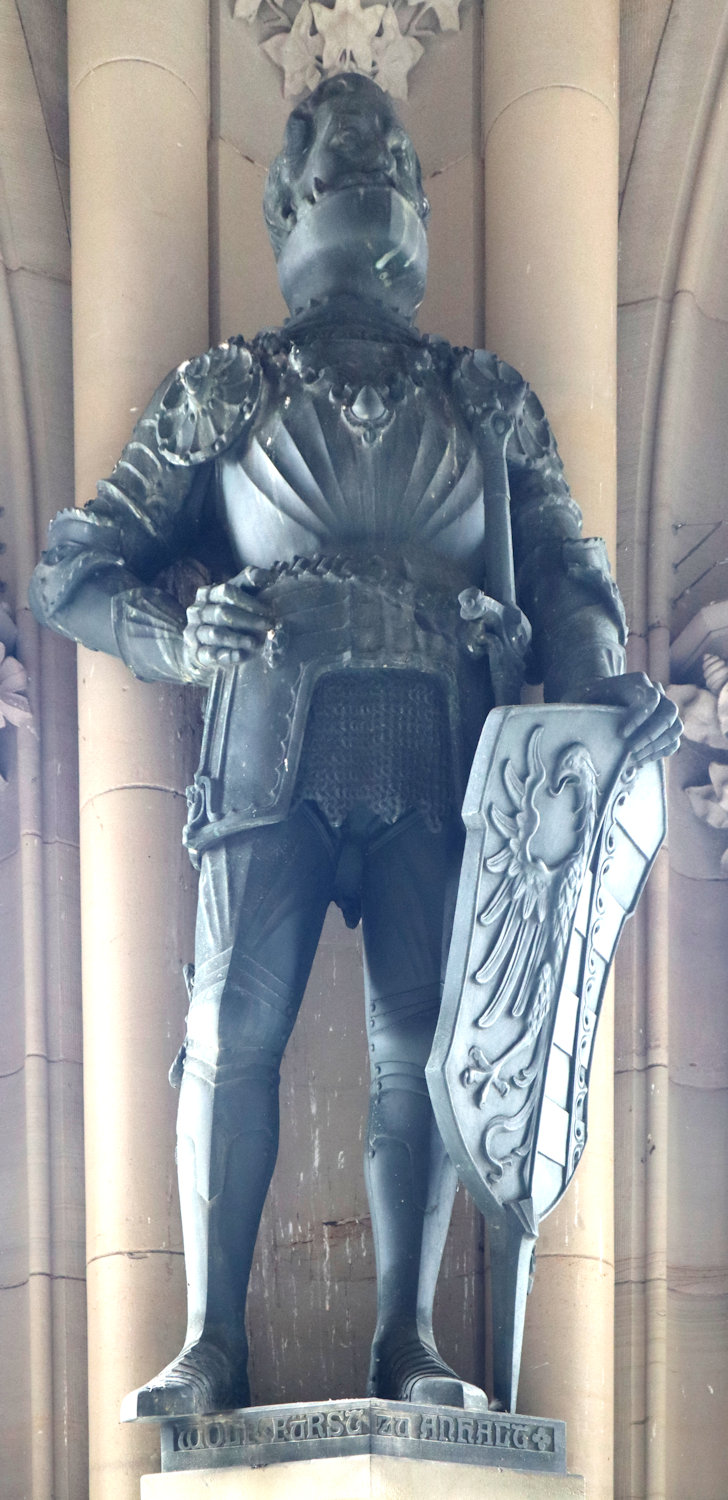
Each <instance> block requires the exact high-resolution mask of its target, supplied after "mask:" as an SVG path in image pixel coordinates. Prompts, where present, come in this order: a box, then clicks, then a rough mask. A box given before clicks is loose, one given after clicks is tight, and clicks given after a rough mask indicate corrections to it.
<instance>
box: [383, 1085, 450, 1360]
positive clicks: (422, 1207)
mask: <svg viewBox="0 0 728 1500" xmlns="http://www.w3.org/2000/svg"><path fill="white" fill-rule="evenodd" d="M365 1174H366V1179H367V1192H368V1194H369V1201H370V1205H371V1210H372V1221H373V1226H374V1236H375V1250H376V1257H377V1286H378V1303H377V1327H378V1330H380V1331H382V1330H383V1329H384V1328H388V1327H393V1326H395V1325H397V1326H404V1325H408V1326H410V1327H412V1328H413V1329H414V1328H417V1329H418V1331H419V1334H420V1336H421V1337H423V1338H426V1339H430V1340H431V1339H432V1305H433V1301H434V1296H435V1287H436V1284H437V1277H438V1272H439V1269H440V1262H441V1260H442V1252H443V1249H444V1246H445V1240H446V1238H447V1231H448V1226H449V1223H450V1214H451V1212H452V1203H453V1197H454V1194H455V1188H456V1185H457V1179H456V1176H455V1172H454V1170H453V1168H452V1166H451V1164H450V1161H449V1159H448V1157H447V1155H446V1152H445V1149H444V1146H443V1144H442V1140H441V1137H440V1134H439V1131H438V1130H437V1126H436V1125H435V1121H434V1117H433V1113H432V1105H431V1103H430V1099H429V1095H428V1092H427V1085H426V1082H425V1077H424V1071H423V1070H422V1068H419V1067H417V1066H416V1065H414V1064H411V1063H397V1062H390V1063H382V1064H379V1065H377V1073H376V1075H375V1079H374V1081H373V1084H372V1096H371V1104H370V1112H369V1130H368V1142H367V1154H366V1158H365Z"/></svg>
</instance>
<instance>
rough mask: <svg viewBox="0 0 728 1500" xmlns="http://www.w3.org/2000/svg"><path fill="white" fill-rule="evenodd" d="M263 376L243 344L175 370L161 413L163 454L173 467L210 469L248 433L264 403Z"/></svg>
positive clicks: (233, 342)
mask: <svg viewBox="0 0 728 1500" xmlns="http://www.w3.org/2000/svg"><path fill="white" fill-rule="evenodd" d="M261 387H262V373H261V368H260V362H259V360H258V357H257V355H256V354H255V353H254V352H253V351H252V350H251V349H250V348H249V347H248V345H247V344H246V343H245V342H244V340H243V339H238V338H235V339H230V340H229V341H228V342H226V343H224V344H218V345H217V347H216V348H214V349H209V350H208V352H207V354H200V355H198V356H197V358H196V359H188V360H185V361H184V363H183V364H181V365H180V366H179V368H178V369H177V370H175V372H174V375H173V376H172V377H171V379H170V381H169V384H168V386H167V388H166V390H165V392H164V394H163V396H162V398H161V400H160V404H159V410H158V413H157V419H156V422H157V438H158V444H159V452H160V453H161V454H163V455H164V457H165V458H166V459H167V460H168V462H169V463H171V464H180V465H183V466H185V467H187V466H189V465H192V464H203V463H208V462H209V461H210V460H211V459H214V458H218V457H219V455H220V454H221V453H224V452H226V450H227V449H228V448H231V447H232V445H233V443H236V442H237V441H238V440H239V439H240V438H241V437H242V435H243V433H244V432H245V429H246V427H247V426H248V425H249V423H250V421H251V418H252V417H253V415H254V413H255V411H256V409H257V407H258V403H259V401H260V395H261Z"/></svg>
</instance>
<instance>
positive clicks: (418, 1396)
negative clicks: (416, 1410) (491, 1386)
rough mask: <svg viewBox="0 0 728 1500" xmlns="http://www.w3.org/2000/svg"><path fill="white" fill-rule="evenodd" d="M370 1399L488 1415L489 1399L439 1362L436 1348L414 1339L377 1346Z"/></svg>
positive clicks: (370, 1376) (369, 1390) (442, 1362)
mask: <svg viewBox="0 0 728 1500" xmlns="http://www.w3.org/2000/svg"><path fill="white" fill-rule="evenodd" d="M367 1393H368V1395H370V1396H380V1397H382V1398H383V1399H385V1400H389V1401H411V1402H413V1403H414V1404H415V1405H420V1406H459V1407H463V1408H465V1409H466V1410H468V1411H487V1410H488V1397H487V1396H486V1394H485V1391H481V1390H480V1389H479V1387H478V1386H477V1385H470V1384H469V1382H468V1381H467V1380H461V1379H460V1377H459V1376H458V1375H456V1374H455V1371H454V1370H451V1368H450V1366H449V1365H447V1364H445V1361H444V1360H443V1359H441V1358H440V1355H439V1354H438V1352H437V1349H436V1348H435V1346H434V1344H430V1343H429V1342H427V1341H425V1340H424V1339H421V1338H419V1337H417V1335H415V1336H414V1337H410V1338H406V1339H400V1340H398V1341H396V1342H395V1341H394V1340H387V1341H385V1340H381V1341H378V1342H375V1343H374V1346H373V1348H372V1358H371V1364H370V1367H369V1384H368V1392H367Z"/></svg>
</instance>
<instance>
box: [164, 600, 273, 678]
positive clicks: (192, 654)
mask: <svg viewBox="0 0 728 1500" xmlns="http://www.w3.org/2000/svg"><path fill="white" fill-rule="evenodd" d="M273 624H274V622H273V620H272V618H271V616H270V614H269V613H268V611H267V609H266V608H265V605H263V604H262V603H261V601H260V599H259V598H258V597H257V595H256V594H255V593H254V592H252V591H251V590H248V589H243V588H240V587H239V585H238V584H234V583H217V584H214V585H213V586H212V587H211V588H204V589H198V590H197V596H196V598H195V602H194V604H191V605H190V607H189V609H188V611H187V625H186V627H185V632H184V651H185V655H186V657H187V660H188V662H189V664H190V666H191V668H192V672H193V674H194V675H195V676H198V675H203V676H204V675H206V674H207V673H209V672H210V670H214V669H215V668H216V667H236V666H238V665H239V663H240V662H244V661H248V659H249V658H250V657H251V656H254V655H255V653H256V652H257V651H260V650H261V648H262V646H263V645H264V644H265V640H266V637H267V636H268V635H269V634H270V632H271V630H272V629H273Z"/></svg>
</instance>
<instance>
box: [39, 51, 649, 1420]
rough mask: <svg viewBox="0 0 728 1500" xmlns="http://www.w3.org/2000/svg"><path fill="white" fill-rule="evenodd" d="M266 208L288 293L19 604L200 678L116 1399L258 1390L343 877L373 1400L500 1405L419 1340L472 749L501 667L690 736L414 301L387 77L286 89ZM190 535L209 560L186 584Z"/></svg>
mask: <svg viewBox="0 0 728 1500" xmlns="http://www.w3.org/2000/svg"><path fill="white" fill-rule="evenodd" d="M264 208H265V216H266V220H267V224H268V229H269V231H270V236H271V240H272V243H273V248H274V251H275V254H276V258H277V263H278V274H279V279H280V285H281V288H282V291H283V294H284V296H285V298H286V301H287V303H288V306H289V308H290V312H291V317H290V319H289V320H288V321H287V322H286V323H285V325H284V326H283V327H282V328H280V329H276V330H273V331H265V332H262V333H260V334H259V335H258V336H257V337H256V338H255V339H253V340H252V342H246V340H245V339H244V338H242V337H236V338H231V339H230V340H229V341H228V342H227V343H224V344H222V345H220V346H219V347H217V348H214V349H212V350H211V351H210V352H209V353H207V354H203V355H201V356H199V357H197V358H193V359H191V360H190V361H188V362H186V363H185V364H183V365H182V366H180V368H179V369H178V370H176V371H174V372H173V373H172V374H171V375H169V376H168V377H167V378H166V379H165V380H164V381H163V382H162V384H161V386H160V387H159V389H158V391H157V393H156V394H155V396H154V397H153V398H152V400H151V402H150V404H149V406H148V407H147V409H146V411H145V413H144V415H143V416H142V418H141V419H140V421H139V422H138V423H137V426H136V428H135V429H134V432H133V435H132V437H131V440H130V442H129V444H128V445H127V447H126V448H125V449H124V452H123V454H122V456H121V458H120V460H119V462H118V464H117V466H116V468H115V469H114V471H113V473H112V475H111V477H110V478H109V479H108V480H105V481H104V482H102V483H101V484H100V485H99V487H98V493H97V496H96V498H95V499H93V500H91V501H90V503H89V504H88V505H87V506H86V508H85V510H74V509H71V510H65V511H62V512H61V513H60V514H59V515H58V516H57V517H56V519H55V520H54V521H53V522H52V524H51V528H50V536H49V542H48V549H47V551H46V552H45V553H44V555H43V558H42V560H41V562H40V563H39V565H38V568H37V569H36V573H35V575H34V579H33V584H32V589H31V602H32V606H33V609H34V611H35V613H36V615H37V616H38V618H39V619H40V620H41V621H43V622H45V623H46V624H48V625H50V626H51V627H52V628H53V629H55V630H58V631H60V632H61V633H62V634H63V635H66V636H68V637H70V638H71V639H73V640H76V641H82V642H83V643H84V644H85V645H87V646H90V647H92V648H93V649H96V650H102V651H107V652H110V653H112V654H113V655H115V656H119V657H121V658H122V660H123V661H124V662H126V664H127V665H128V667H129V668H130V669H131V671H132V672H133V673H134V675H135V676H137V677H139V678H141V679H142V680H144V681H147V682H151V681H170V682H184V683H192V684H199V685H203V686H204V687H205V688H206V689H207V700H206V710H205V727H204V737H203V744H202V753H201V761H200V766H199V770H198V772H197V774H196V776H195V779H194V784H193V786H192V787H191V788H190V793H189V818H188V822H187V827H186V832H185V842H186V844H187V847H188V849H189V852H190V855H191V857H192V860H193V862H194V863H195V864H196V865H197V866H198V867H199V869H200V887H199V908H198V919H197V932H196V939H195V966H194V978H193V980H192V982H191V1004H190V1010H189V1017H188V1022H187V1034H186V1040H185V1046H184V1048H183V1052H182V1054H181V1057H180V1059H179V1072H180V1074H181V1091H180V1102H179V1116H178V1170H179V1187H180V1200H181V1208H182V1220H183V1231H184V1248H185V1260H186V1268H187V1280H188V1295H189V1322H188V1330H187V1337H186V1341H185V1346H184V1348H183V1350H182V1352H181V1354H180V1355H179V1357H178V1358H177V1359H175V1360H173V1362H172V1363H171V1364H170V1365H168V1366H167V1367H166V1369H165V1370H163V1371H162V1373H161V1374H160V1375H159V1376H157V1377H156V1379H153V1380H151V1381H150V1383H149V1384H148V1385H146V1386H144V1387H142V1388H141V1389H140V1390H139V1391H137V1392H134V1393H133V1395H132V1396H131V1397H129V1398H127V1401H126V1403H125V1409H124V1415H125V1416H126V1417H127V1418H133V1417H151V1416H175V1415H178V1414H182V1413H190V1412H213V1411H220V1410H224V1409H229V1408H232V1407H241V1406H245V1405H247V1404H249V1390H248V1382H247V1375H246V1357H247V1346H246V1335H245V1324H244V1312H245V1295H246V1288H247V1282H248V1276H249V1272H250V1266H251V1261H252V1256H253V1250H254V1245H255V1239H256V1235H257V1231H258V1225H259V1221H260V1215H261V1212H262V1208H263V1203H264V1200H265V1197H266V1192H267V1189H268V1185H269V1182H270V1178H271V1174H272V1171H273V1166H274V1162H275V1158H276V1151H277V1143H278V1102H277V1089H278V1077H279V1066H280V1062H281V1058H282V1055H283V1051H284V1048H285V1046H286V1043H287V1041H288V1037H289V1036H290V1033H291V1030H292V1028H293V1025H294V1022H295V1020H296V1015H297V1012H298V1009H299V1006H300V1003H301V999H302V996H303V992H304V988H305V985H306V981H307V977H308V973H309V970H310V967H311V963H312V960H313V957H314V953H315V949H316V946H317V942H318V938H319V934H320V932H321V927H322V923H323V920H324V916H325V913H326V910H327V907H328V905H329V903H330V902H332V901H334V902H336V903H337V904H338V905H339V906H340V908H341V910H342V912H343V914H344V917H345V919H346V921H347V923H348V924H349V925H350V926H355V925H356V924H357V922H358V921H359V919H360V917H361V920H362V923H363V934H364V949H365V981H366V1005H367V1025H368V1038H369V1046H370V1054H371V1069H372V1085H371V1107H370V1114H369V1126H368V1136H367V1148H366V1160H365V1170H366V1180H367V1189H368V1193H369V1199H370V1204H371V1213H372V1223H373V1231H374V1242H375V1251H376V1261H377V1284H378V1309H377V1314H378V1315H377V1325H376V1332H375V1335H374V1342H373V1348H372V1358H371V1368H370V1387H369V1389H370V1394H373V1395H379V1396H382V1397H387V1398H393V1399H399V1400H412V1401H421V1402H441V1403H444V1404H448V1405H460V1406H462V1405H463V1404H465V1405H473V1404H474V1405H478V1404H484V1403H485V1404H487V1403H486V1398H485V1396H484V1395H483V1394H482V1393H480V1392H478V1391H476V1390H475V1389H474V1388H473V1387H470V1386H468V1385H466V1384H465V1383H464V1382H463V1381H461V1380H460V1379H459V1378H458V1377H457V1375H456V1374H455V1373H454V1372H453V1371H452V1370H450V1369H449V1368H448V1366H447V1365H446V1364H445V1363H444V1362H443V1360H442V1359H441V1357H440V1355H439V1354H438V1352H437V1349H436V1346H435V1342H434V1337H433V1331H432V1305H433V1298H434V1293H435V1284H436V1280H437V1275H438V1270H439V1266H440V1260H441V1255H442V1251H443V1246H444V1242H445V1237H446V1234H447V1229H448V1224H449V1219H450V1212H451V1206H452V1201H453V1195H454V1191H455V1186H456V1174H455V1169H454V1167H453V1165H452V1164H451V1162H450V1160H449V1158H448V1155H447V1153H446V1151H445V1148H444V1145H443V1141H442V1138H441V1135H440V1132H439V1131H438V1128H437V1126H436V1124H435V1120H434V1116H433V1112H432V1105H431V1102H430V1097H429V1093H428V1088H427V1083H426V1079H425V1065H426V1063H427V1061H428V1056H429V1054H430V1050H431V1046H432V1040H433V1035H434V1031H435V1026H436V1022H437V1017H438V1009H439V1004H440V996H441V976H442V966H443V954H444V953H446V951H447V945H448V939H449V931H450V926H451V923H452V913H453V907H454V899H455V891H456V887H457V882H458V877H459V872H460V865H461V859H462V852H463V831H462V823H461V819H460V808H461V805H462V798H463V791H464V787H465V783H466V780H467V775H468V771H469V767H470V763H471V761H472V758H473V754H474V751H475V747H476V744H477V742H478V737H479V734H480V731H481V729H482V727H483V723H484V721H485V718H486V715H488V713H489V710H490V709H491V708H492V707H493V706H494V705H495V704H497V703H500V704H505V703H518V701H519V693H520V688H521V684H522V682H523V680H524V678H528V679H530V680H531V681H534V682H536V681H540V682H543V684H544V690H545V697H546V700H547V701H551V702H556V701H559V700H561V701H565V702H574V703H585V702H591V703H599V704H602V703H604V704H612V705H617V706H621V707H622V708H623V710H624V723H623V733H624V736H625V737H626V743H627V745H628V746H629V748H630V749H631V751H632V756H633V760H634V761H635V763H638V762H640V761H645V760H649V759H650V758H654V757H658V756H661V755H665V754H669V753H670V752H671V750H672V749H674V748H675V745H676V742H677V727H676V711H675V710H674V708H673V706H672V705H671V704H670V703H669V700H666V699H665V697H664V695H663V694H662V692H661V691H660V690H659V689H657V688H655V687H653V686H652V684H651V683H650V682H649V681H648V680H647V678H645V677H643V676H642V675H641V674H627V675H623V674H624V666H625V656H624V645H625V624H624V615H623V610H622V605H621V602H620V599H619V595H618V593H617V590H616V586H615V584H614V583H613V581H612V579H611V577H610V574H609V569H608V565H607V561H606V556H605V550H604V546H603V544H602V543H601V542H600V541H598V540H585V539H583V538H582V535H581V516H580V512H579V509H578V507H577V505H576V504H575V502H574V501H573V499H572V498H571V495H570V493H569V489H568V487H567V484H566V480H565V478H564V474H563V470H562V465H561V461H560V459H559V455H558V452H557V448H556V444H555V442H554V438H553V436H552V433H551V430H550V428H549V425H548V422H547V420H546V417H545V416H544V412H543V409H542V407H541V405H540V404H539V401H538V400H537V398H536V396H535V395H534V394H533V392H532V391H531V390H530V389H529V387H528V385H527V384H526V383H525V381H524V380H522V379H521V377H520V376H519V375H518V374H517V373H516V371H515V370H514V369H512V368H511V367H510V366H509V365H507V364H504V363H503V362H502V361H501V360H499V359H497V358H496V357H495V356H494V355H492V354H489V353H485V352H482V351H477V352H473V351H471V350H467V349H454V348H452V347H451V346H450V345H449V344H448V343H446V342H444V341H443V340H441V339H434V338H430V337H425V336H423V335H421V334H420V333H419V332H418V331H417V330H416V328H415V327H414V326H413V319H414V315H415V312H416V310H417V308H418V306H419V304H420V302H421V300H422V296H423V293H424V286H425V276H426V266H427V239H426V224H427V217H428V204H427V200H426V198H425V197H424V194H423V190H422V182H421V174H420V167H419V162H418V160H417V157H416V155H415V152H414V149H413V147H412V145H411V143H410V141H409V139H408V137H407V136H406V134H405V133H404V131H403V129H402V127H401V125H400V124H399V122H398V120H397V118H396V117H395V115H394V113H393V110H392V107H391V105H390V102H389V100H388V98H387V96H386V95H385V94H384V93H383V92H382V91H381V90H380V89H379V88H378V87H377V86H376V85H375V84H374V83H372V82H371V81H369V80H368V79H365V78H363V77H359V76H357V75H352V74H346V75H342V76H339V77H335V78H332V79H329V80H327V81H325V82H323V83H322V84H321V85H320V86H319V87H318V89H317V90H316V92H315V93H314V94H313V95H312V96H311V97H310V98H308V99H307V100H305V101H304V102H303V103H302V104H300V105H299V106H298V107H297V108H296V109H294V111H293V113H292V114H291V116H290V119H289V121H288V125H287V129H286V137H285V144H284V148H283V151H282V154H281V155H280V156H279V157H278V158H277V160H276V161H275V162H274V163H273V165H272V167H271V170H270V173H269V176H268V182H267V186H266V193H265V205H264ZM186 558H187V559H189V558H193V559H194V560H195V561H196V564H197V565H198V570H199V569H202V568H204V569H205V570H206V573H205V574H203V575H202V576H203V577H206V579H207V582H206V583H205V586H204V587H201V588H199V590H198V591H197V594H196V597H195V598H194V599H193V601H192V602H191V603H189V601H188V600H186V599H185V598H184V595H183V594H182V593H181V592H180V586H179V579H180V577H182V575H183V574H184V571H185V570H184V569H183V568H180V567H179V566H178V564H180V562H181V561H182V560H184V559H186ZM187 574H188V576H189V569H188V570H187ZM198 576H199V574H198Z"/></svg>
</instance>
